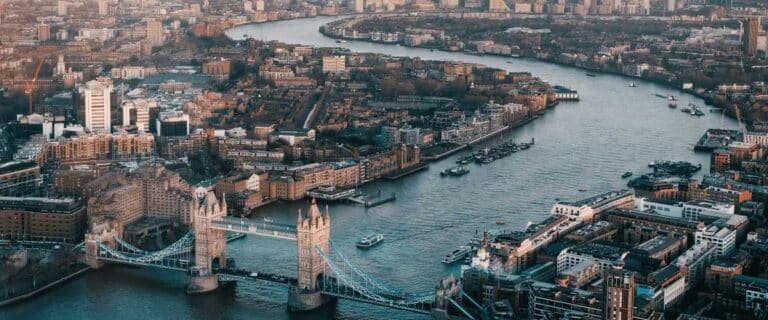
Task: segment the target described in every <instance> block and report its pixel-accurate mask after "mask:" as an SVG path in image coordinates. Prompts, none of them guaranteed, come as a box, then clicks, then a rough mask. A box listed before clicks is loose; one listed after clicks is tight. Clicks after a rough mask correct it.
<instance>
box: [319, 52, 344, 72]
mask: <svg viewBox="0 0 768 320" xmlns="http://www.w3.org/2000/svg"><path fill="white" fill-rule="evenodd" d="M346 62H347V57H346V56H323V73H342V72H345V71H346Z"/></svg>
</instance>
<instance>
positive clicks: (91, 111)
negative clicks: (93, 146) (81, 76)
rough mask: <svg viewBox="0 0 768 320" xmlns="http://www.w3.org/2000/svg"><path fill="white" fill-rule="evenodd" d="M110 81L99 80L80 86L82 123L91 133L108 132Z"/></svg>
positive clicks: (105, 79) (109, 121)
mask: <svg viewBox="0 0 768 320" xmlns="http://www.w3.org/2000/svg"><path fill="white" fill-rule="evenodd" d="M112 88H113V87H112V80H110V79H107V78H99V79H97V80H91V81H88V82H86V83H85V85H82V86H80V88H79V92H80V95H81V96H82V99H83V112H82V119H81V120H82V123H83V125H84V126H85V127H86V128H87V129H88V130H91V131H92V132H105V133H109V132H110V126H111V123H112V117H111V114H110V112H111V107H112V105H111V101H110V99H111V94H112Z"/></svg>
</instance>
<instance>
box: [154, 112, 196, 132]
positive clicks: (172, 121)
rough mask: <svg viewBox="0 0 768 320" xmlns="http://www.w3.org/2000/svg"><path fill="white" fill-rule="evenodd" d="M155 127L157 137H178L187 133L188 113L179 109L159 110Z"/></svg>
mask: <svg viewBox="0 0 768 320" xmlns="http://www.w3.org/2000/svg"><path fill="white" fill-rule="evenodd" d="M156 122H157V124H156V125H155V128H156V130H157V132H156V134H157V136H158V137H179V136H184V137H185V136H188V135H189V115H188V114H185V113H184V112H181V111H164V112H160V114H159V115H158V117H157V120H156Z"/></svg>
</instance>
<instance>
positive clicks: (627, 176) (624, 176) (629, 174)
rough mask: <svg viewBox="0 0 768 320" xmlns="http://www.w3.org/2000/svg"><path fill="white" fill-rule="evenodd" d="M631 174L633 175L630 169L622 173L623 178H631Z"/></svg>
mask: <svg viewBox="0 0 768 320" xmlns="http://www.w3.org/2000/svg"><path fill="white" fill-rule="evenodd" d="M631 176H632V172H629V171H627V172H624V174H622V175H621V177H622V178H623V179H626V178H629V177H631Z"/></svg>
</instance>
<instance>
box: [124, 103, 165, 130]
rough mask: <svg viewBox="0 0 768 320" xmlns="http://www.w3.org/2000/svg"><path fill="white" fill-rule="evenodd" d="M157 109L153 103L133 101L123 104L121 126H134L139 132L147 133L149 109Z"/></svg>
mask: <svg viewBox="0 0 768 320" xmlns="http://www.w3.org/2000/svg"><path fill="white" fill-rule="evenodd" d="M154 107H157V103H155V102H154V101H147V100H146V99H135V100H131V101H126V102H124V103H123V125H124V126H129V125H135V126H136V128H137V129H138V130H139V131H141V132H149V109H150V108H154Z"/></svg>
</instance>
